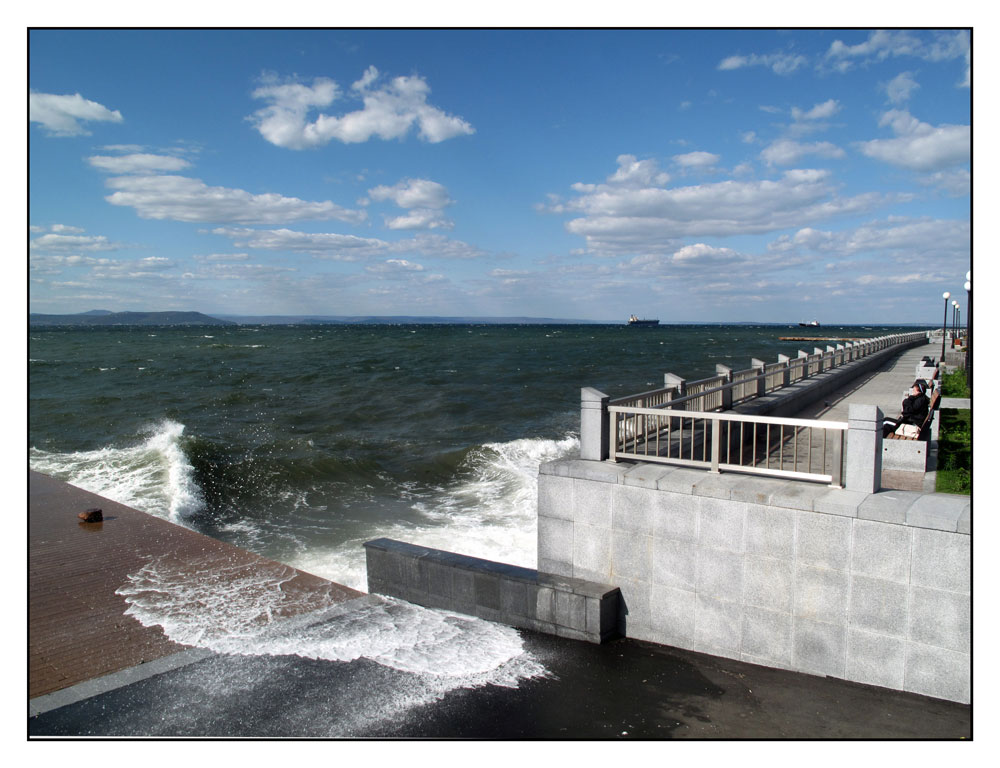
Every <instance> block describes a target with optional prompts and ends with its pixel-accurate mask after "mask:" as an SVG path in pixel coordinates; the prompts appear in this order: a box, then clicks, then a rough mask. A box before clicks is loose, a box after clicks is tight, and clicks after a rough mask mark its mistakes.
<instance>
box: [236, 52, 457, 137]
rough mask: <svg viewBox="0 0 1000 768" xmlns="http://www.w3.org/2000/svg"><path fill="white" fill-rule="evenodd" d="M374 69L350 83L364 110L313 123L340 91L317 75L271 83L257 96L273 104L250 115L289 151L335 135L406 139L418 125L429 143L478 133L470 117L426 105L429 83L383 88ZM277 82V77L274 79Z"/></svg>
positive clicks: (399, 82) (400, 82)
mask: <svg viewBox="0 0 1000 768" xmlns="http://www.w3.org/2000/svg"><path fill="white" fill-rule="evenodd" d="M378 79H379V72H378V70H377V69H376V68H375V67H369V68H368V69H367V70H366V71H365V73H364V75H363V76H362V77H361V79H360V80H358V81H357V82H355V83H354V84H353V85H352V86H351V91H352V92H353V93H354V94H355V97H359V98H361V100H362V103H363V105H364V106H363V108H362V109H360V110H355V111H353V112H347V113H345V114H343V115H341V116H333V115H327V114H319V115H317V116H316V118H315V119H314V120H312V121H311V122H310V121H309V119H308V118H309V112H310V110H311V109H312V108H314V107H319V108H322V107H328V106H330V105H331V104H332V103H333V102H334V100H335V99H337V98H338V97H339V95H340V92H339V89H338V86H337V84H336V83H335V82H334V81H333V80H330V79H328V78H317V79H315V80H314V81H313V85H312V86H306V85H302V84H300V83H294V82H292V83H285V84H277V83H274V82H268V83H267V84H265V85H263V86H261V87H260V88H258V89H257V90H255V91H254V92H253V94H252V95H253V97H254V98H257V99H264V100H266V101H269V102H271V103H270V104H269V105H268V106H266V107H264V108H262V109H260V110H258V111H257V112H255V113H254V114H253V115H252V116H251V117H250V118H249V119H250V120H251V121H252V122H253V123H254V124H255V125H256V127H257V130H258V131H260V134H261V135H262V136H263V137H264V138H265V139H266V140H267V141H269V142H271V143H272V144H275V145H277V146H279V147H285V148H287V149H306V148H310V147H318V146H322V145H324V144H327V143H329V142H330V141H332V140H334V139H336V140H337V141H341V142H344V143H345V144H351V143H358V142H363V141H368V140H369V139H371V138H372V137H375V136H377V137H378V138H381V139H385V140H388V139H401V138H403V137H404V136H406V134H407V133H409V131H410V129H411V128H412V127H413V126H414V125H416V126H417V128H418V136H419V137H420V138H421V139H423V140H424V141H428V142H430V143H432V144H433V143H438V142H441V141H445V140H446V139H450V138H453V137H455V136H461V135H466V134H472V133H475V129H474V128H473V127H472V126H471V125H470V124H469V123H467V122H466V121H465V120H463V119H461V118H459V117H455V116H452V115H449V114H447V113H445V112H443V111H442V110H440V109H438V108H437V107H434V106H432V105H430V104H428V103H427V97H428V95H429V94H430V87H429V86H428V85H427V82H426V81H425V80H424V79H423V78H421V77H419V76H417V75H413V76H408V77H407V76H404V77H396V78H393V79H392V80H391V81H390V82H389V83H387V84H385V85H382V86H381V87H379V88H373V86H374V85H375V83H376V82H377V81H378ZM271 80H273V78H271Z"/></svg>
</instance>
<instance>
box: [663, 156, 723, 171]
mask: <svg viewBox="0 0 1000 768" xmlns="http://www.w3.org/2000/svg"><path fill="white" fill-rule="evenodd" d="M673 161H674V162H675V163H676V164H677V165H679V166H681V167H682V168H710V167H711V166H713V165H715V164H716V163H718V162H719V156H718V155H713V154H712V153H711V152H687V153H685V154H683V155H674V157H673Z"/></svg>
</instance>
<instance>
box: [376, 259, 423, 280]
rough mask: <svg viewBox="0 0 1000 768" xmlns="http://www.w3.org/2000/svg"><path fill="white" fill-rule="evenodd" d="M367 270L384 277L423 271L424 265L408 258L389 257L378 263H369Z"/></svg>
mask: <svg viewBox="0 0 1000 768" xmlns="http://www.w3.org/2000/svg"><path fill="white" fill-rule="evenodd" d="M365 271H366V272H368V273H369V274H373V275H380V276H383V277H401V276H403V275H406V274H412V273H414V272H423V271H424V267H423V265H422V264H417V263H416V262H412V261H407V260H406V259H387V260H385V261H383V262H380V263H378V264H369V265H368V266H366V267H365Z"/></svg>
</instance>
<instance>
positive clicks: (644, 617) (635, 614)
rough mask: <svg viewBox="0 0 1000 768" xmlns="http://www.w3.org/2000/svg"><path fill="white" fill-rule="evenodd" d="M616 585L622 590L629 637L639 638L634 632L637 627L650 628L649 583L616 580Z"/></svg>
mask: <svg viewBox="0 0 1000 768" xmlns="http://www.w3.org/2000/svg"><path fill="white" fill-rule="evenodd" d="M615 584H616V585H617V586H618V587H619V589H621V595H622V597H621V599H622V606H623V608H624V615H625V623H626V627H627V636H628V637H637V636H638V635H635V634H633V632H632V630H633V628H636V627H644V628H646V629H648V628H649V626H650V604H649V595H650V586H649V582H648V581H635V580H633V579H615Z"/></svg>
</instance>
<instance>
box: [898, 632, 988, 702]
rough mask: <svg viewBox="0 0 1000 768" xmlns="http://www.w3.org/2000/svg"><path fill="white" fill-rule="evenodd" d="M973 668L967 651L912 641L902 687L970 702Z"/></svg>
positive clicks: (926, 694)
mask: <svg viewBox="0 0 1000 768" xmlns="http://www.w3.org/2000/svg"><path fill="white" fill-rule="evenodd" d="M971 688H972V668H971V660H970V658H969V655H968V654H965V653H958V652H956V651H949V650H947V649H945V648H936V647H934V646H929V645H920V644H918V643H910V645H909V648H908V652H907V656H906V669H905V674H904V683H903V690H906V691H911V692H913V693H920V694H923V695H924V696H934V697H935V698H938V699H948V700H949V701H958V702H961V703H962V704H968V703H969V698H970V695H971Z"/></svg>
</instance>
